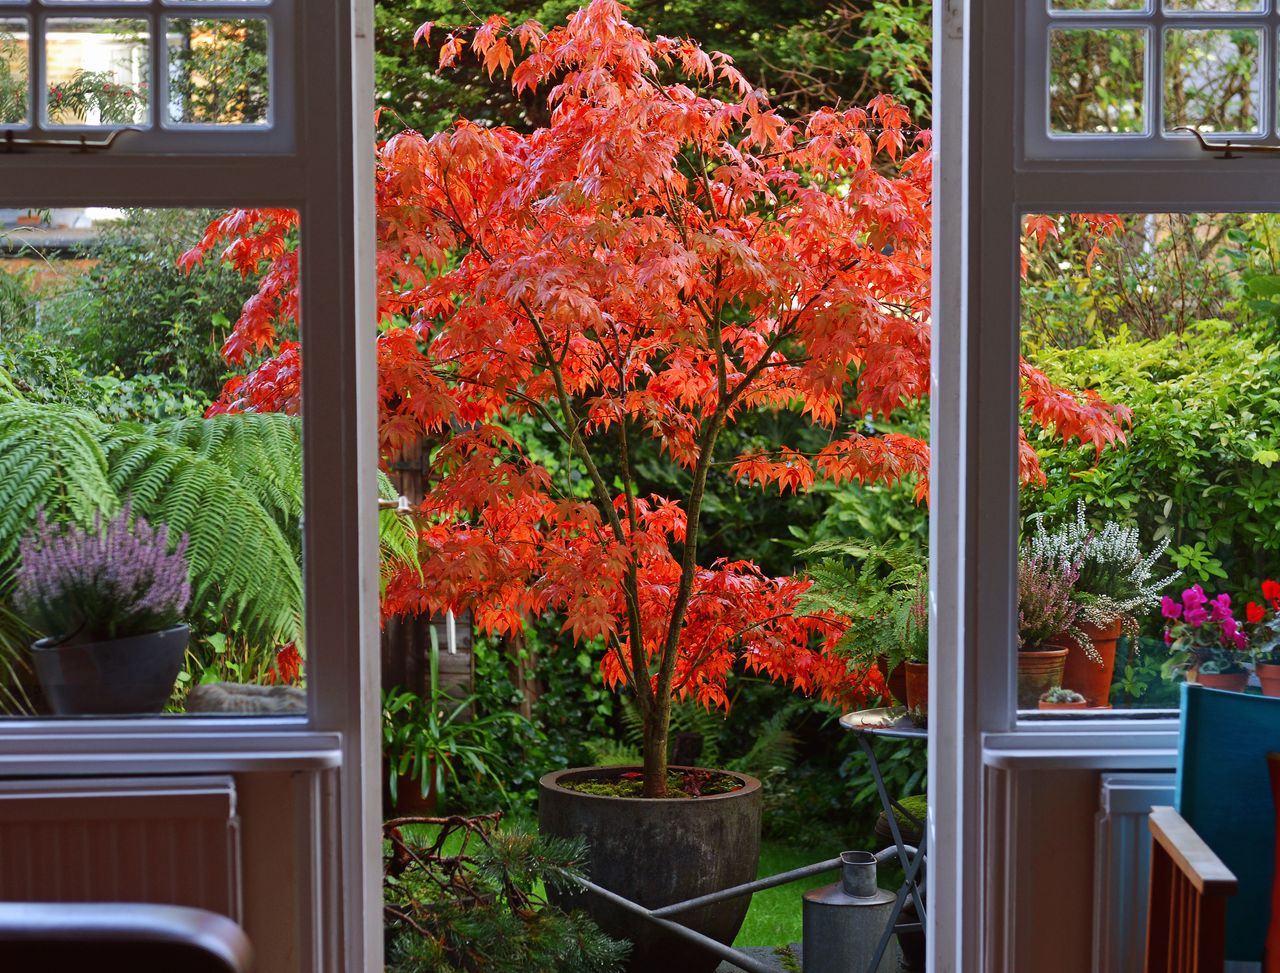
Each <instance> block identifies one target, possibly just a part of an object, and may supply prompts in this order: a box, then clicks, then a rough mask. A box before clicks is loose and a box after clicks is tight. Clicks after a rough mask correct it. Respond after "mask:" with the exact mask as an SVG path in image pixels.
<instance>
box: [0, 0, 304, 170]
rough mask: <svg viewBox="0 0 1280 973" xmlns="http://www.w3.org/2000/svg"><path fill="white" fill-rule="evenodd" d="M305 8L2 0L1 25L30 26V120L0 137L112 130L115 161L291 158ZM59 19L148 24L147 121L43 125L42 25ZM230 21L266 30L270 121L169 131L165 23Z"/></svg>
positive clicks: (235, 0)
mask: <svg viewBox="0 0 1280 973" xmlns="http://www.w3.org/2000/svg"><path fill="white" fill-rule="evenodd" d="M306 2H307V0H207V2H200V3H195V2H192V0H121V2H115V3H105V2H93V0H26V2H25V3H24V0H0V20H25V21H26V22H27V23H28V25H29V28H30V30H29V32H28V44H29V55H28V57H29V61H28V64H29V68H30V70H29V72H28V77H27V95H28V97H27V103H28V105H29V106H30V109H29V110H30V117H29V118H28V119H27V120H26V121H25V122H22V123H16V124H14V123H10V124H0V135H4V134H7V133H9V132H12V133H13V135H14V136H15V137H16V138H18V139H39V140H78V139H81V138H84V139H87V140H88V141H90V142H95V141H101V140H103V139H106V138H107V137H108V136H110V135H111V134H112V132H114V131H116V130H117V129H122V128H123V129H125V130H126V131H125V132H124V133H122V134H121V136H120V138H119V141H118V142H116V143H115V144H114V145H113V147H112V152H113V153H115V154H117V155H131V154H148V153H155V152H177V153H191V154H195V153H203V154H206V155H235V154H240V153H252V154H255V155H256V154H263V153H278V154H290V153H292V152H294V150H295V148H296V145H297V142H296V139H297V133H296V124H297V109H298V107H299V104H300V102H299V100H298V88H297V84H296V80H297V78H298V74H297V70H296V68H297V65H296V63H295V56H296V51H297V50H298V46H297V30H298V24H297V18H298V10H299V8H298V5H299V4H306ZM64 18H76V19H79V18H87V19H104V20H106V19H117V18H118V19H125V20H139V19H149V20H150V22H151V25H152V28H153V29H152V30H151V32H150V38H149V47H148V59H149V67H148V79H149V81H150V91H151V98H150V102H149V117H148V120H147V121H146V122H143V123H139V124H138V125H137V126H129V125H124V126H121V125H49V124H45V123H44V121H43V119H44V117H45V112H46V109H47V107H48V85H47V84H46V83H43V82H44V69H43V65H42V62H43V51H44V43H45V35H46V33H47V22H48V21H50V20H61V19H64ZM181 18H190V19H198V20H210V19H214V20H216V19H235V20H263V21H265V22H266V24H267V44H268V48H267V49H268V79H267V83H268V91H269V115H268V118H267V121H266V122H264V123H261V124H246V125H214V124H183V123H175V122H171V121H169V120H168V118H167V117H166V105H167V104H168V101H169V93H170V89H169V85H170V79H169V77H168V74H167V72H164V71H162V70H161V67H162V65H164V64H165V63H166V60H165V58H166V53H165V40H166V39H165V36H164V33H163V26H164V23H165V21H166V20H172V19H181Z"/></svg>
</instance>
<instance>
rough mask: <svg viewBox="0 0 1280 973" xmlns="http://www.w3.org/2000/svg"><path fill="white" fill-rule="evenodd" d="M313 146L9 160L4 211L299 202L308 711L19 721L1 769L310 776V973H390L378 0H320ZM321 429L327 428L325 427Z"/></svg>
mask: <svg viewBox="0 0 1280 973" xmlns="http://www.w3.org/2000/svg"><path fill="white" fill-rule="evenodd" d="M292 46H293V48H294V52H293V54H292V55H290V57H291V58H292V59H293V60H292V64H293V68H294V72H295V78H296V84H295V86H294V87H295V89H296V98H295V99H294V102H293V104H292V105H290V106H288V109H289V111H291V112H292V114H293V119H294V122H295V129H296V140H295V141H296V144H295V146H294V147H293V148H292V149H290V150H289V151H286V152H281V151H278V150H277V149H274V148H270V147H263V146H260V147H259V151H257V152H254V153H249V152H242V153H241V154H239V155H237V156H236V157H235V160H234V163H230V162H228V161H227V160H225V159H219V158H217V157H210V156H209V154H208V153H207V152H205V151H204V150H203V149H199V148H192V149H189V150H186V151H179V150H178V148H177V147H175V146H174V145H172V144H166V146H165V147H164V150H163V152H160V151H156V152H143V151H133V152H131V153H128V154H126V153H122V152H121V153H118V152H116V151H115V150H112V151H110V152H104V153H100V154H94V155H82V154H77V153H69V152H66V151H49V150H37V151H32V152H31V153H29V154H12V155H8V154H5V153H3V151H0V207H35V208H43V207H60V206H90V205H92V206H116V207H123V206H148V207H166V206H170V207H202V206H208V207H229V206H278V207H292V208H295V209H297V210H298V211H299V213H300V215H301V230H300V233H301V246H302V252H303V264H302V284H301V287H302V309H303V311H302V319H303V324H302V331H303V344H304V346H305V347H306V350H307V353H306V359H305V365H304V380H303V405H302V414H303V429H304V435H303V476H304V484H305V496H304V505H305V506H304V510H305V518H306V523H307V530H306V531H305V535H304V538H303V554H304V571H303V574H304V582H305V592H306V631H307V666H308V677H309V678H308V712H307V715H306V716H305V717H296V718H287V719H221V718H218V719H205V718H191V719H175V718H143V719H129V720H123V719H114V720H75V721H57V720H21V719H14V720H0V778H5V777H33V776H39V777H43V776H65V775H68V774H94V775H96V774H108V773H109V774H152V773H214V772H232V773H254V772H276V771H301V772H309V773H310V774H311V777H312V779H313V786H312V789H311V793H312V798H311V801H312V806H313V813H314V817H315V818H316V820H315V821H314V828H313V831H314V835H313V838H314V840H315V841H318V842H321V844H320V845H318V846H317V847H318V848H322V849H323V854H321V853H320V851H319V850H315V851H314V852H313V860H312V863H311V864H312V865H313V866H314V868H315V869H317V870H318V871H319V872H320V876H319V877H317V878H315V879H314V881H315V882H316V883H317V889H318V891H317V892H316V898H315V901H316V903H317V913H316V914H314V915H312V916H311V917H310V921H311V923H312V925H313V928H311V929H307V930H301V931H300V932H301V934H302V935H303V937H304V942H307V941H309V942H310V944H311V945H310V946H309V947H305V946H304V949H305V950H307V951H309V954H310V959H308V958H307V957H306V956H304V957H303V958H301V964H302V965H301V967H300V968H305V969H308V970H315V971H317V973H328V971H332V970H350V971H363V970H376V969H381V968H382V886H381V868H380V862H381V843H380V836H381V832H380V821H381V791H380V787H379V783H380V776H381V775H380V771H379V754H380V752H381V733H380V724H379V720H380V713H381V707H380V695H379V673H378V666H379V658H378V549H377V491H376V487H377V482H376V477H375V471H376V469H377V461H378V457H377V429H376V414H375V413H376V410H375V409H374V407H373V404H374V401H375V391H376V388H377V378H376V372H375V348H374V342H373V340H372V337H373V335H372V331H370V330H369V329H370V328H371V327H372V322H373V319H374V313H375V307H376V304H375V290H374V288H375V282H374V225H375V224H374V212H373V209H374V203H373V187H374V183H373V151H372V149H373V144H374V127H373V104H374V100H373V0H305V3H303V4H300V5H299V6H298V8H297V10H296V19H295V22H294V31H293V37H292ZM313 431H314V434H312V432H313Z"/></svg>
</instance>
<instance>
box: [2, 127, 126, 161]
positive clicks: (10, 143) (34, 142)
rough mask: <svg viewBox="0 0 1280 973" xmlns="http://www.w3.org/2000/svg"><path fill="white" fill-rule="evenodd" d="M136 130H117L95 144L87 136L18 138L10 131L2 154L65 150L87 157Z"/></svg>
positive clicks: (5, 134) (6, 135)
mask: <svg viewBox="0 0 1280 973" xmlns="http://www.w3.org/2000/svg"><path fill="white" fill-rule="evenodd" d="M137 131H140V129H136V128H118V129H116V130H115V131H114V132H112V133H111V134H110V135H108V136H107V137H106V138H105V139H100V140H98V141H96V142H91V141H89V139H88V137H87V136H84V135H81V136H80V137H79V138H75V139H42V138H34V139H33V138H18V136H17V134H16V133H15V132H14V131H13V130H12V129H10V130H9V131H7V132H5V133H4V143H3V146H4V154H5V155H15V154H19V153H23V152H30V151H31V150H32V149H65V150H66V151H68V152H74V153H76V154H78V155H89V154H91V153H93V152H106V151H107V150H108V149H110V148H111V147H112V146H113V145H115V142H116V139H118V138H119V137H120V136H121V135H124V134H125V133H126V132H137Z"/></svg>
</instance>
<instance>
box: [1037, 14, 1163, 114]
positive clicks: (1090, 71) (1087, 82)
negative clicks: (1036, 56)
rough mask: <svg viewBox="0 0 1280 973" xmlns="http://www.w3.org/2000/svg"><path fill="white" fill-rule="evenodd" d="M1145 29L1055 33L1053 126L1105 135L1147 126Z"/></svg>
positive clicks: (1052, 39)
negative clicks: (1144, 107)
mask: <svg viewBox="0 0 1280 973" xmlns="http://www.w3.org/2000/svg"><path fill="white" fill-rule="evenodd" d="M1146 36H1147V33H1146V31H1145V30H1141V29H1127V28H1126V29H1122V30H1093V29H1089V30H1084V29H1081V30H1075V29H1071V30H1067V29H1062V30H1054V31H1051V32H1050V34H1049V130H1050V131H1051V132H1055V133H1063V134H1093V133H1097V134H1102V133H1107V134H1110V133H1117V132H1141V131H1143V130H1144V121H1143V115H1142V92H1143V75H1144V70H1145V68H1144V61H1145V52H1146Z"/></svg>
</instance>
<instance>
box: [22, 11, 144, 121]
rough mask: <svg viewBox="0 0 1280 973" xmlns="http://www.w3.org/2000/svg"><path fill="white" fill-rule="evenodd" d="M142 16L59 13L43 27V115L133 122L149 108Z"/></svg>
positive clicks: (69, 118)
mask: <svg viewBox="0 0 1280 973" xmlns="http://www.w3.org/2000/svg"><path fill="white" fill-rule="evenodd" d="M149 37H150V33H149V31H148V29H147V23H146V21H144V20H117V19H112V20H107V19H94V18H57V19H53V20H50V21H48V23H47V26H46V33H45V72H46V79H47V81H48V95H47V103H46V104H47V108H46V111H45V115H46V119H47V121H48V122H49V123H50V124H53V125H106V126H121V125H134V124H137V123H140V122H145V121H147V119H148V117H149V115H150V111H149V106H150V101H151V94H150V85H151V80H150V64H149V60H150V58H149V54H148V50H149V47H148V44H149Z"/></svg>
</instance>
